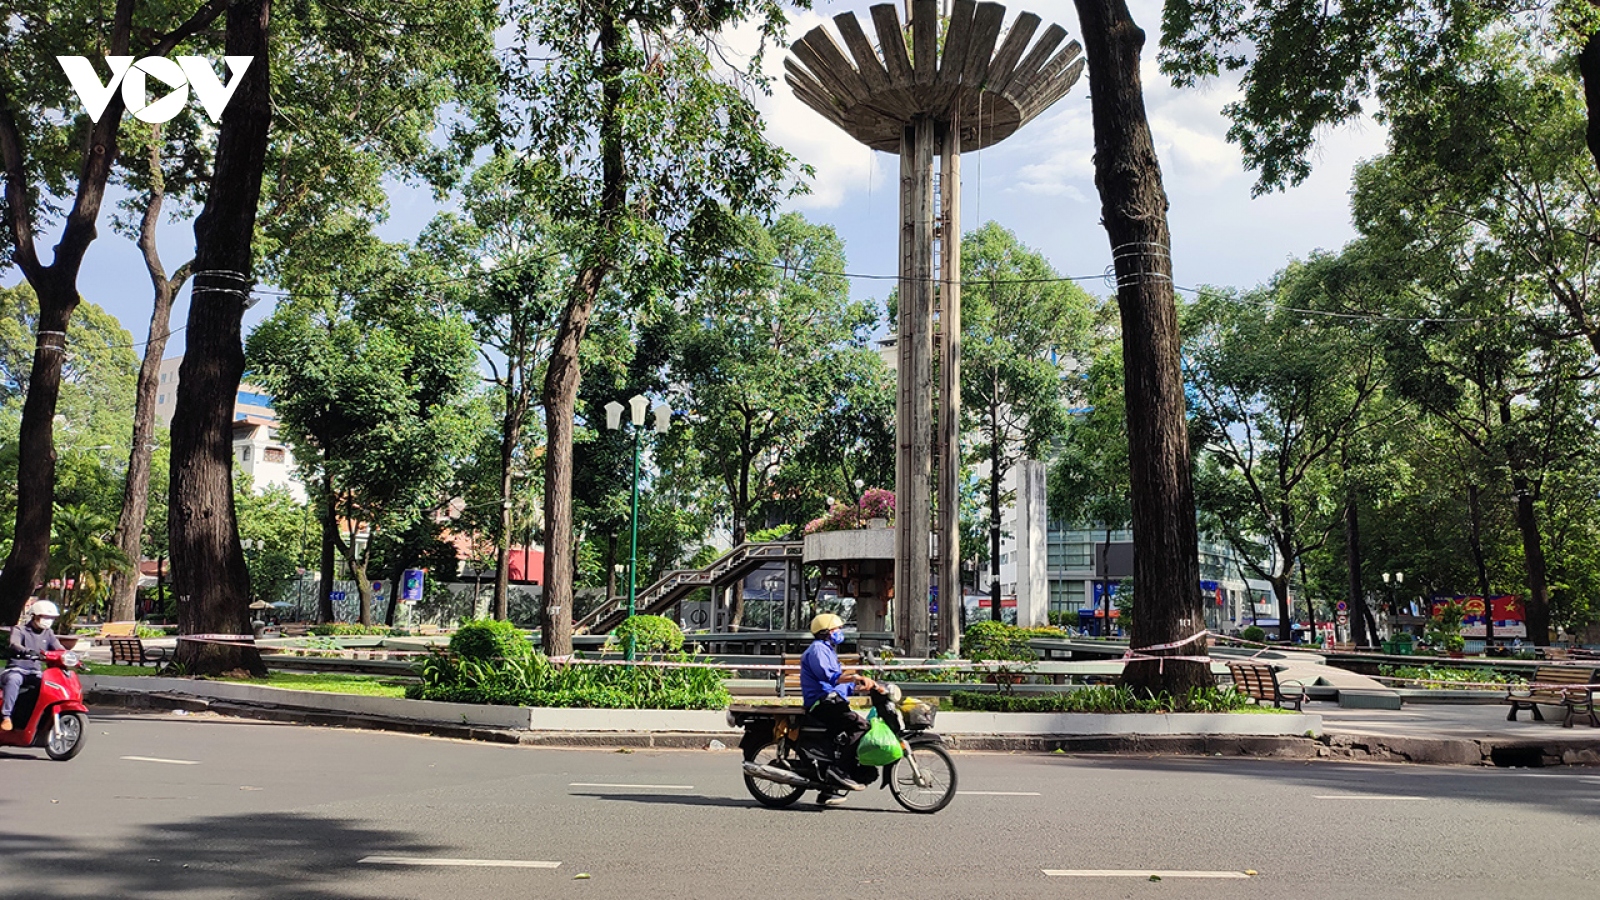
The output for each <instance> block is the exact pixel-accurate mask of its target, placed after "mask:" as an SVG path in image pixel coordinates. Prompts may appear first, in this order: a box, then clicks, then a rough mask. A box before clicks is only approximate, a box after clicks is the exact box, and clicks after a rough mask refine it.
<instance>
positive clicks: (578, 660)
mask: <svg viewBox="0 0 1600 900" xmlns="http://www.w3.org/2000/svg"><path fill="white" fill-rule="evenodd" d="M550 661H551V662H553V663H556V664H557V665H585V666H653V667H657V668H665V669H679V668H694V669H730V670H733V669H738V670H744V671H755V672H798V671H800V666H799V665H789V666H786V665H782V664H779V663H718V662H698V663H696V662H670V661H666V660H649V659H636V660H633V661H631V662H630V661H628V660H621V659H588V658H585V657H577V656H552V657H550ZM1030 665H1032V663H1019V662H1006V661H1004V660H989V661H985V662H962V663H946V664H943V665H940V664H920V665H900V664H898V663H895V664H888V663H876V664H874V663H869V662H866V661H863V662H861V663H860V664H859V665H857V666H855V667H854V668H857V669H876V670H879V671H891V672H910V671H949V672H975V671H987V670H989V669H991V668H998V669H1024V668H1027V667H1028V666H1030Z"/></svg>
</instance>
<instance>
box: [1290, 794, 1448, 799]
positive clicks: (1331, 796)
mask: <svg viewBox="0 0 1600 900" xmlns="http://www.w3.org/2000/svg"><path fill="white" fill-rule="evenodd" d="M1311 799H1313V800H1426V799H1428V798H1427V797H1411V796H1407V795H1405V794H1312V795H1311Z"/></svg>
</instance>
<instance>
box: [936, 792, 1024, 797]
mask: <svg viewBox="0 0 1600 900" xmlns="http://www.w3.org/2000/svg"><path fill="white" fill-rule="evenodd" d="M956 793H958V794H970V795H974V796H979V797H1039V796H1042V795H1041V794H1040V793H1039V792H1038V791H956Z"/></svg>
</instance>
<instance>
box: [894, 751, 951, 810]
mask: <svg viewBox="0 0 1600 900" xmlns="http://www.w3.org/2000/svg"><path fill="white" fill-rule="evenodd" d="M913 758H915V759H916V763H917V765H916V769H915V770H913V769H912V767H911V760H912V759H913ZM889 791H890V793H892V794H894V799H895V802H896V803H899V804H900V805H901V806H903V807H905V808H906V809H909V810H911V811H912V812H914V813H936V812H938V811H939V810H941V809H944V808H945V807H946V806H949V805H950V801H951V800H954V799H955V796H956V764H955V762H954V761H953V760H951V759H950V754H949V752H948V751H946V750H945V749H944V748H943V747H941V746H939V745H938V744H913V745H912V747H911V749H910V751H909V752H907V754H906V755H905V757H903V758H901V759H900V760H899V761H897V762H896V763H895V764H894V769H893V770H892V771H891V772H890V777H889Z"/></svg>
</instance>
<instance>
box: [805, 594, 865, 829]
mask: <svg viewBox="0 0 1600 900" xmlns="http://www.w3.org/2000/svg"><path fill="white" fill-rule="evenodd" d="M811 636H812V638H814V640H812V642H811V646H810V647H808V648H806V652H805V654H804V655H802V656H801V657H800V697H801V702H803V703H804V704H805V708H806V712H807V713H809V714H810V715H811V717H812V718H813V719H815V720H816V721H817V722H819V723H821V724H822V726H823V727H825V728H826V729H827V731H828V737H830V738H831V739H832V740H833V747H834V761H833V763H832V764H831V765H827V766H826V772H824V773H823V776H824V779H825V780H826V781H827V782H828V783H830V784H835V785H838V786H839V787H840V788H842V789H843V790H837V791H825V792H822V793H820V794H819V795H818V796H817V802H818V803H821V804H822V805H824V806H838V805H840V804H842V803H844V798H845V794H844V791H846V790H849V791H862V790H866V787H867V786H866V785H864V784H862V783H861V782H859V781H856V780H855V779H854V778H852V777H850V770H851V769H852V768H853V767H854V763H855V749H856V743H857V742H858V741H860V740H861V736H862V735H864V734H866V733H867V720H866V719H864V718H862V717H861V714H860V713H858V712H856V711H855V710H853V709H851V708H850V694H851V693H853V692H854V691H857V690H861V691H872V690H880V688H879V687H878V685H877V683H876V682H874V681H873V680H872V679H871V678H868V677H866V676H865V675H861V674H859V673H856V672H849V673H846V672H845V671H844V667H843V666H841V665H840V664H839V653H838V650H837V648H838V646H839V645H840V644H841V643H843V642H844V620H843V619H840V618H839V617H838V616H836V615H834V614H832V613H822V614H821V615H818V616H817V617H816V618H814V619H812V620H811Z"/></svg>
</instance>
